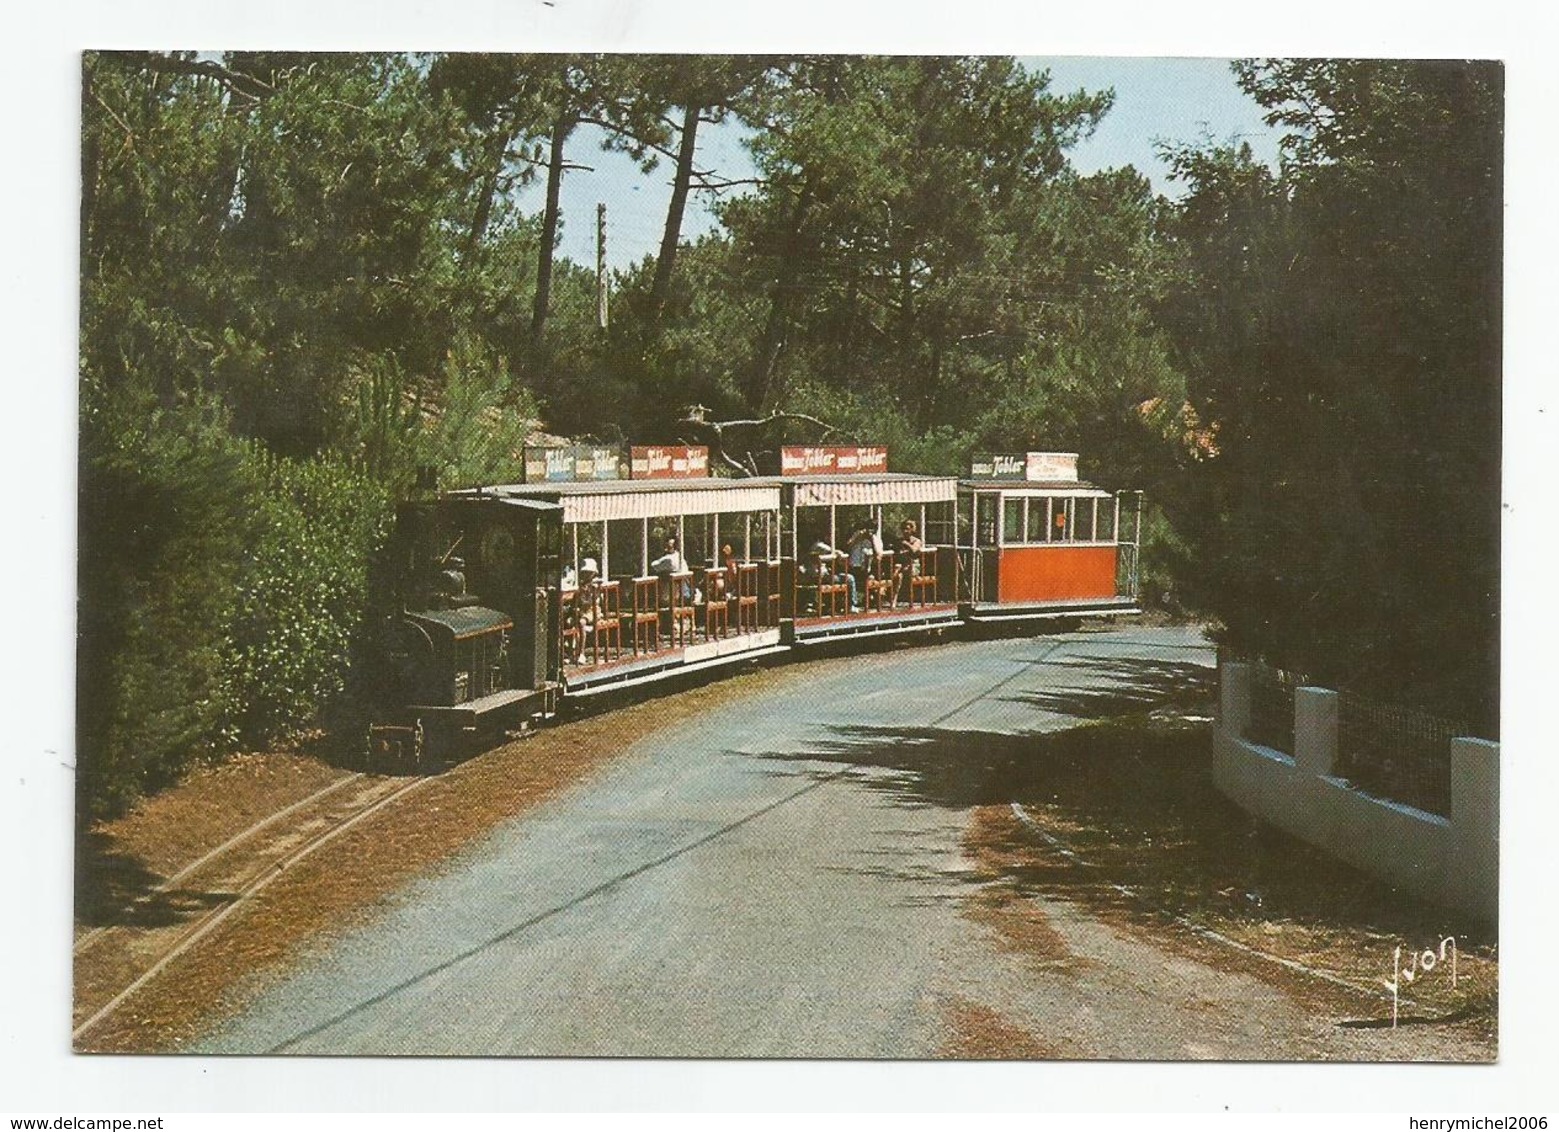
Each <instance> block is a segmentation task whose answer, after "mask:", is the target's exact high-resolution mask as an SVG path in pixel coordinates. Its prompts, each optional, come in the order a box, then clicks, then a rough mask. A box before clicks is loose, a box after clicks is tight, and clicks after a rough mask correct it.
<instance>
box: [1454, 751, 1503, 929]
mask: <svg viewBox="0 0 1559 1132" xmlns="http://www.w3.org/2000/svg"><path fill="white" fill-rule="evenodd" d="M1446 865H1447V871H1448V872H1449V874H1450V875H1449V876H1448V877H1447V878H1446V881H1447V887H1448V888H1449V889H1450V892H1451V896H1452V899H1453V900H1454V901H1455V903H1456V904H1457V905H1458V906H1459V907H1461V908H1464V909H1466V910H1467V911H1469V912H1472V913H1474V914H1475V915H1478V916H1482V917H1483V918H1484V919H1486V920H1488V921H1489V922H1491V923H1492V922H1494V921H1496V920H1497V919H1498V916H1499V744H1498V743H1495V742H1491V741H1490V740H1487V739H1452V740H1451V852H1450V856H1449V858H1448V859H1447V862H1446Z"/></svg>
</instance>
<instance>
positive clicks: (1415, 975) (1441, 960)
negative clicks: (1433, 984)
mask: <svg viewBox="0 0 1559 1132" xmlns="http://www.w3.org/2000/svg"><path fill="white" fill-rule="evenodd" d="M1447 958H1449V960H1450V963H1451V986H1452V988H1453V989H1454V988H1455V986H1456V937H1455V936H1453V935H1448V936H1446V937H1445V938H1444V939H1442V940H1441V941H1440V950H1439V953H1438V954H1436V952H1435V951H1434V950H1433V949H1432V948H1425V949H1424V950H1423V951H1415V952H1413V953H1412V954H1411V955H1409V956H1408V962H1407V966H1406V967H1404V966H1403V965H1402V948H1401V947H1400V946H1398V947H1397V948H1396V950H1395V951H1393V952H1392V954H1391V978H1389V979H1382V980H1381V981H1382V982H1383V983H1384V984H1385V985H1386V989H1387V990H1389V991H1390V992H1391V1028H1392V1029H1396V1025H1397V1004H1398V1002H1400V1000H1401V997H1402V984H1403V983H1413V982H1416V981H1417V980H1419V979H1421V978H1424V977H1425V976H1427V975H1429V974H1430V973H1431V972H1432V971H1434V970H1435V968H1437V967H1439V968H1442V969H1443V967H1444V964H1445V961H1446V960H1447Z"/></svg>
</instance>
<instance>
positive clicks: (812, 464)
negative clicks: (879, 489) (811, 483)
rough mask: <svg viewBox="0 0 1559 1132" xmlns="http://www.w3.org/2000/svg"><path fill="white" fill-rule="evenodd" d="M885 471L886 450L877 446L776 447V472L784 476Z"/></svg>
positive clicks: (886, 461) (856, 473)
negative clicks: (777, 450)
mask: <svg viewBox="0 0 1559 1132" xmlns="http://www.w3.org/2000/svg"><path fill="white" fill-rule="evenodd" d="M887 470H888V450H887V449H886V448H882V447H879V446H863V445H851V446H838V445H835V446H832V447H827V448H803V447H799V446H792V447H785V448H781V449H780V473H781V474H782V475H787V476H830V475H845V476H851V475H874V474H880V473H882V472H886V471H887Z"/></svg>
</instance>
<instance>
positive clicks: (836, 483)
mask: <svg viewBox="0 0 1559 1132" xmlns="http://www.w3.org/2000/svg"><path fill="white" fill-rule="evenodd" d="M795 492H796V496H795V499H796V506H797V507H851V506H867V507H871V506H876V505H879V504H884V503H951V502H953V500H954V499H956V498H957V496H958V481H957V480H956V479H953V478H951V477H949V478H947V479H941V478H936V477H927V476H905V477H903V478H893V479H867V478H865V477H860V478H856V477H843V476H841V477H840V478H838V479H829V480H800V481H797V483H796V484H795Z"/></svg>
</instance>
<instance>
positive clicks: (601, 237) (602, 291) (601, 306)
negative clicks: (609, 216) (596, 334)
mask: <svg viewBox="0 0 1559 1132" xmlns="http://www.w3.org/2000/svg"><path fill="white" fill-rule="evenodd" d="M595 323H596V325H597V326H599V327H600V328H601V329H602V330H605V329H606V326H607V317H606V202H605V201H602V202H600V203H599V204H597V205H596V206H595Z"/></svg>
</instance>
